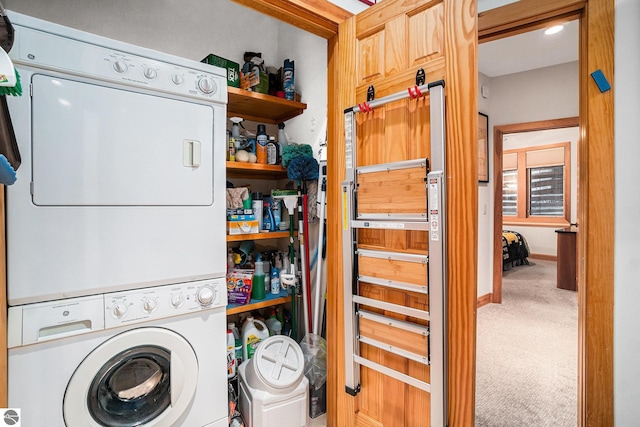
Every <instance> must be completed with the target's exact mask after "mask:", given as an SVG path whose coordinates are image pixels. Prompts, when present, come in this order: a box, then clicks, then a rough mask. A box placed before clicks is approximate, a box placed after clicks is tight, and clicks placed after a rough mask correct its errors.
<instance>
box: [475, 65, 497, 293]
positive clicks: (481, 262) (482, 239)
mask: <svg viewBox="0 0 640 427" xmlns="http://www.w3.org/2000/svg"><path fill="white" fill-rule="evenodd" d="M483 86H485V87H487V88H491V79H490V78H489V77H487V76H485V75H484V74H479V75H478V91H479V93H478V111H479V112H481V113H484V114H486V115H488V116H489V152H488V155H489V182H480V183H478V296H479V297H481V296H483V295H487V294H490V293H492V292H493V185H494V182H493V171H494V166H495V165H494V164H493V122H492V120H493V118H492V114H491V105H490V100H491V93H489V97H488V98H483V97H482V93H481V91H482V87H483Z"/></svg>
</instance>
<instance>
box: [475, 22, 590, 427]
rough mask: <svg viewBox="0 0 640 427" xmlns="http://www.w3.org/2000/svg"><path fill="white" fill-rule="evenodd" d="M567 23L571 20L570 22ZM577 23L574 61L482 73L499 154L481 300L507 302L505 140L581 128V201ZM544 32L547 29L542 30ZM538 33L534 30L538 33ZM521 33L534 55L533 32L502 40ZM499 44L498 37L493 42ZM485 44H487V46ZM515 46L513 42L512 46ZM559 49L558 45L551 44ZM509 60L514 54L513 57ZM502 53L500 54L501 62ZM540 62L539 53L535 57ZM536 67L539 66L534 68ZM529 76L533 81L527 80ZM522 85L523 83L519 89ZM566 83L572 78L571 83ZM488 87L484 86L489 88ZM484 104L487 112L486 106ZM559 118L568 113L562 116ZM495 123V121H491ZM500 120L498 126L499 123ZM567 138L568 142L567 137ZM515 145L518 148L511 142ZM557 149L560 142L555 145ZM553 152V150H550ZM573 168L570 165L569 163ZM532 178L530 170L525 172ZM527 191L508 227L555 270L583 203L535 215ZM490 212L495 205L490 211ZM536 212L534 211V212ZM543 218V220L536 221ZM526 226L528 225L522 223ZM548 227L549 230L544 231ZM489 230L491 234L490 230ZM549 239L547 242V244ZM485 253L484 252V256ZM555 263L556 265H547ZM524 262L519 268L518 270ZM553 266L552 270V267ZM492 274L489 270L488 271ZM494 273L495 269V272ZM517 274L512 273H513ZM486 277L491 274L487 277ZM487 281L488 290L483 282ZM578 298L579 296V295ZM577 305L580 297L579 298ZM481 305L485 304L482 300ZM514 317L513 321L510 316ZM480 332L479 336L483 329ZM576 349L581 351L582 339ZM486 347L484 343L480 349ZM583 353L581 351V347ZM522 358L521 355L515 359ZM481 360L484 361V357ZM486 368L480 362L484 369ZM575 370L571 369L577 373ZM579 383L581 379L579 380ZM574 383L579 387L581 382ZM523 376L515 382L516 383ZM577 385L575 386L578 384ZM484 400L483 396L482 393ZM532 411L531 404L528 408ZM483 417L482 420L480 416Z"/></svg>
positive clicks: (490, 195)
mask: <svg viewBox="0 0 640 427" xmlns="http://www.w3.org/2000/svg"><path fill="white" fill-rule="evenodd" d="M565 24H566V23H565ZM568 24H569V25H570V26H572V27H573V31H574V36H575V38H574V40H573V47H572V49H573V51H574V56H573V58H572V60H571V61H570V62H559V63H551V64H550V65H546V66H542V67H538V68H536V67H535V66H534V67H532V68H531V69H530V70H517V69H516V70H515V71H513V72H509V71H508V70H507V73H506V74H503V75H500V76H486V75H484V76H483V75H481V76H480V85H479V86H480V89H481V92H480V95H481V98H480V102H479V111H480V112H483V113H484V112H487V106H488V115H489V117H490V129H491V128H493V132H491V131H490V132H491V134H492V136H493V150H492V153H493V157H492V159H491V160H492V162H493V165H492V169H493V174H492V176H491V179H492V181H493V182H492V183H490V184H487V185H486V186H485V189H483V184H479V203H480V205H479V215H480V218H479V229H480V230H482V229H483V223H482V221H483V214H486V212H487V210H488V209H487V206H486V205H485V206H483V203H486V204H489V205H490V206H492V208H493V213H494V215H493V216H492V217H490V218H485V224H486V225H487V229H493V234H492V235H491V236H488V238H487V242H488V243H487V244H486V245H485V246H484V249H486V250H487V251H489V252H491V253H492V254H493V264H492V266H491V268H492V271H491V272H489V273H488V274H487V275H486V276H489V277H491V276H492V280H491V281H490V283H487V282H486V279H485V282H484V283H483V279H482V278H481V277H480V276H479V281H478V286H479V294H478V297H479V302H484V303H488V302H493V303H502V302H503V300H502V296H503V257H502V255H503V251H502V230H503V168H502V164H503V150H504V148H505V139H508V138H509V137H510V136H515V137H516V138H513V139H518V138H517V137H520V136H524V135H525V134H526V133H528V132H536V133H540V134H543V133H544V132H545V131H554V130H561V129H566V128H572V127H573V128H574V129H575V130H576V137H575V141H574V142H573V144H571V145H570V146H571V148H569V149H567V152H571V157H572V158H573V162H571V163H572V166H573V169H574V176H573V177H572V178H571V182H572V185H573V186H574V192H573V196H572V198H573V199H574V200H575V198H576V196H575V194H577V192H576V190H577V188H576V187H577V182H578V180H577V175H576V174H575V171H577V159H578V157H577V148H578V145H579V144H578V142H577V138H578V136H577V135H578V134H579V132H577V126H578V122H579V120H578V117H576V116H577V114H578V111H579V99H578V98H579V77H578V70H579V65H578V37H577V34H578V27H579V22H578V21H577V20H574V21H572V22H569V23H568ZM540 32H541V31H540ZM532 33H533V32H532ZM520 36H526V37H522V38H524V39H527V38H528V39H527V40H528V42H526V43H527V44H521V45H520V46H519V48H518V47H516V49H520V50H521V51H523V52H526V53H527V54H529V56H531V55H533V54H532V50H534V49H533V48H531V46H532V43H535V41H532V39H531V37H533V34H529V33H524V34H519V35H518V36H514V37H510V38H508V39H501V40H499V42H500V41H502V40H504V41H507V40H508V41H509V42H511V43H512V42H513V40H509V39H517V38H519V37H520ZM492 43H493V42H492ZM556 44H557V45H558V46H561V44H560V43H556ZM481 47H482V45H481ZM513 48H514V47H513V46H511V47H510V49H513ZM500 50H501V52H502V53H503V54H504V55H505V56H507V57H508V56H509V53H508V52H509V51H508V50H507V49H500ZM550 50H553V45H552V47H551V48H550ZM508 59H509V58H508ZM479 60H480V62H481V63H482V49H480V52H479ZM499 60H500V58H498V61H499ZM533 60H534V61H535V58H533ZM531 70H535V71H531ZM482 71H483V70H482V67H480V72H481V73H482ZM568 74H573V76H572V77H571V83H569V86H571V89H572V91H569V92H571V93H573V95H571V100H570V101H568V104H571V105H562V103H559V102H557V101H556V100H555V98H557V97H558V96H562V94H563V93H566V91H565V90H564V89H566V87H565V88H562V87H560V86H558V85H559V82H561V81H562V82H566V78H565V77H566V75H568ZM527 79H529V80H527ZM518 85H520V88H518V89H515V88H517V87H518ZM565 85H566V83H565ZM483 86H484V87H483ZM483 105H484V111H483ZM557 117H568V118H562V119H557ZM540 118H543V119H546V120H538V121H534V120H536V119H540ZM491 122H492V123H491ZM503 123H515V124H510V125H504V124H503ZM494 124H496V125H494ZM554 142H556V143H560V142H563V141H558V140H556V141H554ZM564 142H567V143H568V141H566V140H564ZM506 145H507V146H508V143H507V144H506ZM510 148H513V147H510ZM553 148H555V147H553ZM547 151H549V150H547ZM567 167H569V165H567ZM525 176H526V177H527V179H528V178H529V175H525ZM518 184H520V185H522V184H524V182H519V183H518ZM483 191H485V192H486V193H487V194H486V196H485V198H483V194H482V192H483ZM525 194H527V196H526V197H525V199H526V201H525V202H524V203H525V204H526V205H527V207H526V208H524V209H523V211H524V214H523V216H524V218H508V220H507V224H509V225H508V226H506V228H507V229H511V228H516V229H518V228H517V227H520V229H519V230H520V231H522V230H524V231H525V232H523V233H522V234H523V235H524V236H525V238H526V239H529V240H530V241H533V243H534V244H533V245H531V242H530V243H529V245H530V252H531V253H533V255H534V257H535V256H537V257H538V259H542V260H544V261H541V262H540V263H539V264H540V265H542V264H544V265H546V268H547V270H548V271H553V270H555V259H556V253H555V233H554V231H555V229H557V228H561V227H564V226H569V224H570V223H575V222H577V218H578V216H577V213H578V212H577V208H576V204H575V202H574V203H573V204H571V203H568V204H567V206H566V208H565V209H569V212H567V211H566V210H565V211H564V212H563V214H567V215H566V218H562V219H560V218H553V219H551V218H542V219H540V218H537V219H536V218H530V213H531V209H530V208H531V206H530V204H529V202H530V200H529V199H528V197H529V194H530V192H526V193H525ZM489 212H490V210H489ZM533 216H534V215H531V217H533ZM536 220H537V223H536ZM522 227H524V228H522ZM543 230H544V231H543ZM487 234H489V233H488V232H487ZM480 238H482V232H481V233H480ZM544 242H546V243H544ZM482 250H483V243H482V242H479V252H481V251H482ZM479 256H480V257H482V254H480V255H479ZM479 261H480V262H479V273H480V274H482V273H483V272H482V268H481V264H482V262H481V260H480V259H479ZM549 263H551V267H550V266H549V265H547V264H549ZM518 268H519V267H516V270H517V269H518ZM549 268H551V270H549ZM485 273H487V272H485ZM491 273H492V274H491ZM510 274H511V273H510ZM513 274H521V273H520V272H515V271H514V272H513ZM486 276H485V277H486ZM483 285H484V286H485V288H484V290H485V292H483V288H482V286H483ZM574 301H576V298H575V295H574ZM575 303H576V304H577V301H576V302H575ZM479 305H481V304H479ZM573 313H574V314H576V317H577V310H576V309H575V308H574V310H573ZM507 321H508V320H507ZM481 327H482V324H481V323H480V322H478V329H480V328H481ZM481 332H482V331H479V332H478V336H480V333H481ZM577 336H578V330H577V328H575V329H574V330H573V337H574V338H575V339H574V342H576V343H577ZM538 339H541V340H544V336H540V337H538ZM575 347H576V348H575V349H574V350H577V344H576V346H575ZM478 350H480V348H479V349H478ZM576 352H577V351H576ZM576 352H574V356H573V357H574V358H573V362H574V365H575V363H576V362H577V355H575V353H576ZM514 362H515V363H517V360H516V361H514ZM478 364H480V362H478ZM480 369H481V367H480V366H478V371H479V370H480ZM575 371H576V369H573V372H571V373H572V374H573V375H574V378H575ZM575 382H577V381H575ZM575 382H574V386H577V384H576V383H575ZM515 383H517V381H514V384H515ZM574 390H575V388H574ZM481 393H483V390H481V389H478V390H477V394H478V395H480V394H481ZM573 393H574V394H573V395H572V396H571V397H572V398H574V399H573V408H572V409H573V413H574V414H575V413H576V409H577V404H576V403H575V391H574V392H573ZM478 399H479V398H478ZM523 409H525V410H526V408H523ZM479 421H480V420H479ZM569 425H575V417H574V418H573V421H572V422H571V423H570V424H569Z"/></svg>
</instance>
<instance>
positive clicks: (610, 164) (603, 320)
mask: <svg viewBox="0 0 640 427" xmlns="http://www.w3.org/2000/svg"><path fill="white" fill-rule="evenodd" d="M614 11H615V4H614V1H613V0H590V1H589V2H588V3H587V5H586V13H585V19H586V27H587V29H586V31H587V34H586V37H583V40H585V39H586V45H585V46H587V47H588V49H589V51H588V54H587V55H586V56H587V58H586V61H583V63H582V64H583V66H582V73H581V74H580V75H581V78H582V79H584V80H586V81H583V83H584V85H585V86H586V88H585V89H586V94H584V95H585V97H584V98H582V99H585V98H586V103H587V105H586V108H587V112H586V114H581V117H580V118H581V121H582V130H583V132H584V133H585V134H586V135H587V137H588V142H587V141H585V142H584V143H583V144H581V145H580V150H581V151H580V158H581V160H582V161H581V162H580V165H581V167H580V168H579V174H580V176H579V181H580V184H579V185H580V187H579V188H580V190H579V191H580V193H579V195H578V197H579V199H578V200H584V204H583V205H582V208H581V214H582V215H581V218H580V220H579V224H580V228H579V231H578V240H579V247H580V248H581V249H579V251H578V252H579V254H580V255H582V256H584V263H583V264H584V273H583V276H582V278H583V279H584V280H581V281H580V282H579V286H578V292H579V298H580V301H581V303H582V304H580V311H579V315H578V316H579V317H578V323H579V324H581V327H580V330H579V333H580V339H579V341H580V342H581V343H583V348H582V349H581V354H580V359H581V360H580V363H579V366H580V367H581V368H582V369H583V371H582V373H583V375H582V377H583V380H582V384H581V388H583V391H584V395H583V396H584V397H583V399H584V400H583V405H582V406H583V408H582V411H579V414H580V418H581V420H582V421H583V422H584V425H586V426H605V425H613V424H614V405H613V402H614V387H613V386H614V375H613V344H614V342H613V339H614V338H613V332H614V331H613V324H614V318H613V317H614V316H613V313H614V311H613V310H614V289H613V285H614V263H615V257H614V244H613V239H611V236H613V234H614V224H615V216H614V209H613V208H612V207H613V206H615V199H614V194H615V191H614V190H615V181H614V177H615V173H614V142H615V139H614V132H613V129H614V92H615V89H614V90H610V91H607V92H604V93H601V92H600V91H599V90H598V88H597V87H596V85H595V84H594V83H593V82H592V81H591V79H590V76H589V74H590V73H592V72H593V71H594V70H598V69H599V70H602V72H603V73H604V75H605V76H606V77H607V79H608V80H609V82H610V83H611V87H613V88H615V87H616V86H615V76H614V55H613V52H614V40H613V34H614ZM584 35H585V34H583V36H584ZM583 87H584V86H583ZM604 206H606V207H607V208H606V209H602V207H604ZM580 240H582V242H580ZM583 291H584V292H583ZM580 320H582V322H580Z"/></svg>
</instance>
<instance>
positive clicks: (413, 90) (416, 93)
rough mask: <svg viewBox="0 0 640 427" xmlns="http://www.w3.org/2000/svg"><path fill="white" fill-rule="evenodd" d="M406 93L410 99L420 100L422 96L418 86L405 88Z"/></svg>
mask: <svg viewBox="0 0 640 427" xmlns="http://www.w3.org/2000/svg"><path fill="white" fill-rule="evenodd" d="M407 91H409V98H411V99H416V98H420V97H421V96H422V92H421V91H420V88H419V87H418V86H414V87H410V88H407Z"/></svg>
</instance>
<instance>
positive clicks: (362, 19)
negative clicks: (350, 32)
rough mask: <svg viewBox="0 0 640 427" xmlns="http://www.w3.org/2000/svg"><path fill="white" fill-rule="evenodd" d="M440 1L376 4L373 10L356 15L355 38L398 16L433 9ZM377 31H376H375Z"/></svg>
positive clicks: (415, 0)
mask: <svg viewBox="0 0 640 427" xmlns="http://www.w3.org/2000/svg"><path fill="white" fill-rule="evenodd" d="M441 2H442V0H432V1H424V0H402V1H390V0H385V1H383V2H379V3H378V4H376V6H375V8H374V7H370V8H369V9H367V10H364V11H362V12H360V13H359V14H358V19H357V21H356V36H357V37H362V35H363V34H368V33H369V32H370V31H372V29H374V28H375V29H377V28H380V26H382V25H384V24H386V23H387V22H388V21H390V20H392V19H395V18H396V17H397V16H398V15H405V14H407V15H411V14H415V13H419V12H420V11H422V10H425V9H427V8H430V7H433V6H434V5H436V4H437V3H441ZM376 31H377V30H376Z"/></svg>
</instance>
